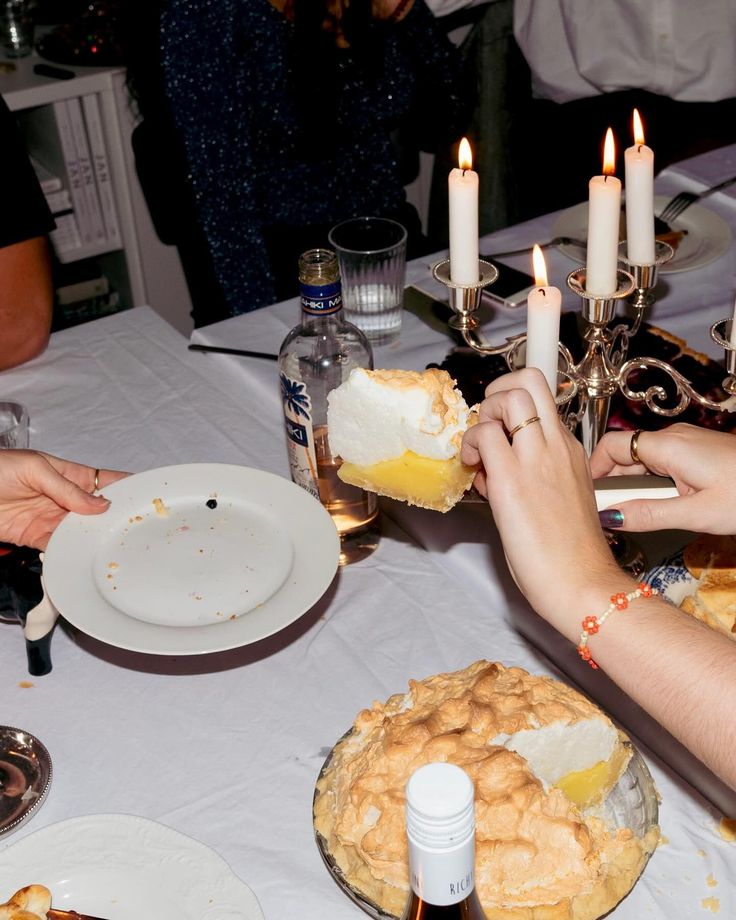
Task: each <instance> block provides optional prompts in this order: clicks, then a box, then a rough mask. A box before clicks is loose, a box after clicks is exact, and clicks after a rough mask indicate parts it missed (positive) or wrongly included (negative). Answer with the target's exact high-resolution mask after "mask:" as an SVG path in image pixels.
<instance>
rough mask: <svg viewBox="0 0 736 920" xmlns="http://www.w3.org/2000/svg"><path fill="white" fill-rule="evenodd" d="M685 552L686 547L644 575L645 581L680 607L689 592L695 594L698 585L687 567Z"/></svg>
mask: <svg viewBox="0 0 736 920" xmlns="http://www.w3.org/2000/svg"><path fill="white" fill-rule="evenodd" d="M683 553H684V549H681V550H678V552H676V553H674V554H673V555H672V556H669V557H668V558H667V559H665V560H664V562H661V563H660V564H659V565H655V566H654V567H653V568H651V569H650V570H649V571H648V572H647V573H646V575H645V576H644V581H645V582H646V583H647V584H649V585H651V586H652V587H653V588H656V589H657V591H659V593H660V594H661V595H662V597H663V598H664V599H665V600H667V601H669V602H670V603H671V604H674V605H675V607H679V606H680V604H681V603H682V601H683V600H684V598H686V597H687V595H688V594H693V593H694V592H695V586H696V585H697V579H695V578H693V576H692V575H691V574H690V572H688V570H687V569H686V568H685V563H684V561H683Z"/></svg>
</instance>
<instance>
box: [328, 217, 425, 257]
mask: <svg viewBox="0 0 736 920" xmlns="http://www.w3.org/2000/svg"><path fill="white" fill-rule="evenodd" d="M370 222H375V223H377V224H382V225H391V226H392V227H395V228H398V230H399V231H400V233H399V234H398V238H397V239H396V240H394V241H393V242H390V243H386V244H385V245H383V246H376V247H374V248H370V249H369V248H362V249H354V248H353V247H352V246H344V245H343V244H342V243H340V242H339V241H338V240H336V239H335V234H336V233H339V231H340V230H341V229H344V228H345V227H346V226H347V225H348V224H354V225H356V226H360V225H363V226H365V225H367V224H368V223H370ZM407 236H408V234H407V231H406V227H405V226H404V225H403V224H402V223H400V222H399V221H398V220H394V219H393V218H392V217H380V216H378V215H366V216H362V217H348V218H346V219H345V220H341V221H340V222H339V223H337V224H335V225H334V227H332V228H331V229H330V231H329V233H328V234H327V238H328V240H329V242H330V245H331V246H334V248H335V249H336V250H337V251H338V252H346V253H354V254H356V255H357V254H360V255H374V254H377V253H380V252H386V251H387V250H390V249H396V248H397V247H400V246H403V245H404V244H405V243H406V240H407Z"/></svg>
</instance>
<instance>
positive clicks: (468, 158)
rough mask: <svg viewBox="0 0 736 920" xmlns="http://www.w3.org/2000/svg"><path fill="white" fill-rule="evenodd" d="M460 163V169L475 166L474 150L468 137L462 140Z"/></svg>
mask: <svg viewBox="0 0 736 920" xmlns="http://www.w3.org/2000/svg"><path fill="white" fill-rule="evenodd" d="M457 159H458V165H459V166H460V169H472V168H473V151H472V150H471V149H470V143H469V142H468V139H467V137H464V138H463V139H462V140H461V141H460V147H459V149H458V152H457Z"/></svg>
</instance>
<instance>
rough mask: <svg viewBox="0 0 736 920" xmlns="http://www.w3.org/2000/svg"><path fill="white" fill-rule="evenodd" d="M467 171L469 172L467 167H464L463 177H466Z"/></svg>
mask: <svg viewBox="0 0 736 920" xmlns="http://www.w3.org/2000/svg"><path fill="white" fill-rule="evenodd" d="M467 171H468V170H467V167H465V166H463V176H464V175H465V173H466V172H467Z"/></svg>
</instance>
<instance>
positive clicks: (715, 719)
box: [563, 574, 736, 788]
mask: <svg viewBox="0 0 736 920" xmlns="http://www.w3.org/2000/svg"><path fill="white" fill-rule="evenodd" d="M635 587H636V585H635V583H633V582H630V581H629V580H628V579H626V577H625V576H623V574H621V575H620V576H619V577H617V578H613V577H611V579H610V582H609V583H608V584H600V583H598V584H596V586H595V588H594V589H591V591H590V592H587V593H586V594H585V595H584V596H583V598H581V599H582V601H583V604H584V607H580V604H579V602H578V604H577V605H576V609H577V610H579V611H580V615H579V616H578V617H575V618H573V616H572V615H568V618H567V621H566V624H565V628H564V630H563V631H564V633H565V635H566V636H567V637H568V638H569V639H570V640H571V641H572V642H574V643H575V645H576V646H577V644H578V641H579V637H580V633H581V631H582V630H581V621H582V619H583V616H585V615H586V614H588V613H596V614H600V613H602V612H603V610H605V608H606V607H607V606H608V603H609V600H610V597H611V595H612V594H615V593H617V592H619V591H625V592H628V591H630V590H633V589H634V588H635ZM589 648H590V651H591V653H592V655H593V658H594V660H595V661H596V662H597V664H598V665H599V666H600V668H601V669H602V670H603V671H605V673H606V674H607V675H608V676H609V677H610V678H611V679H612V680H613V681H615V682H616V683H617V684H618V686H619V687H621V689H622V690H623V691H624V692H625V693H627V694H628V695H629V696H630V697H631V698H632V699H633V700H635V701H636V702H637V703H638V704H639V705H640V706H641V707H642V708H643V709H645V710H646V711H647V712H648V713H649V714H650V715H651V716H653V717H654V718H655V719H656V720H657V721H658V722H659V723H660V724H661V725H662V726H663V727H664V728H666V729H667V730H668V731H669V732H670V733H671V734H672V735H674V737H676V738H677V739H678V740H679V741H681V742H682V744H684V745H685V746H686V747H687V748H689V749H690V750H691V751H692V752H693V753H694V754H695V755H696V756H697V757H698V758H699V759H700V760H702V761H703V763H705V764H706V765H707V766H708V767H709V768H710V769H711V770H713V772H714V773H716V774H717V775H718V776H720V777H721V778H722V779H723V780H724V781H725V782H727V783H728V784H729V785H730V786H732V787H734V788H736V757H734V754H733V752H734V750H736V714H735V713H734V707H733V704H732V701H733V700H734V699H736V643H735V642H733V641H732V640H730V639H728V638H727V637H726V636H723V635H721V634H719V633H717V632H715V631H714V630H711V629H709V628H708V627H706V626H704V625H703V624H701V623H699V622H698V621H697V620H694V619H692V618H690V617H688V616H686V615H685V614H683V613H682V612H681V611H679V610H677V609H676V608H674V607H672V606H671V605H669V604H667V603H666V602H665V601H663V600H662V599H661V598H658V597H656V596H654V597H652V598H639V599H637V600H635V601H633V602H632V604H631V605H630V607H629V609H628V610H625V611H617V612H615V613H613V614H611V616H610V617H609V618H608V619H607V620H606V622H605V624H604V625H603V626H602V627H601V628H600V630H599V632H598V633H597V634H595V635H594V636H591V637H590V638H589ZM570 654H571V655H574V654H576V652H575V649H574V648H571V649H570ZM645 740H646V739H645Z"/></svg>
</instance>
